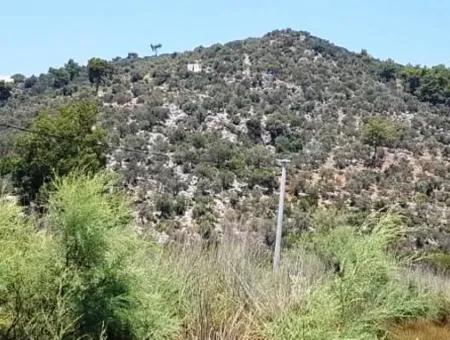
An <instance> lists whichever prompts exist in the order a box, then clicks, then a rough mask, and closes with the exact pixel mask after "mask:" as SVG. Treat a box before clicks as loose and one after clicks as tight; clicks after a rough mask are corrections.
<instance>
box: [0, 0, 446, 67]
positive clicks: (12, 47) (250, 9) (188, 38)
mask: <svg viewBox="0 0 450 340" xmlns="http://www.w3.org/2000/svg"><path fill="white" fill-rule="evenodd" d="M0 20H1V23H2V35H1V39H0V75H2V74H3V75H10V74H13V73H23V74H26V75H30V74H32V73H35V74H38V73H41V72H46V71H47V70H48V68H49V67H50V66H54V67H56V66H61V65H63V64H64V63H65V62H66V61H67V60H68V59H69V58H74V59H75V60H76V61H78V62H80V63H85V62H86V61H87V60H88V59H89V58H90V57H93V56H98V57H103V58H108V59H110V58H113V57H115V56H126V55H127V53H128V52H138V53H139V54H140V55H148V54H151V52H150V49H149V45H150V43H151V42H161V43H162V44H163V48H162V50H161V52H173V51H183V50H186V49H193V48H194V47H196V46H198V45H204V46H207V45H210V44H212V43H215V42H227V41H230V40H235V39H241V38H246V37H249V36H261V35H263V34H264V33H266V32H268V31H271V30H274V29H277V28H287V27H291V28H293V29H296V30H306V31H309V32H310V33H312V34H314V35H317V36H319V37H322V38H325V39H328V40H330V41H332V42H334V43H335V44H337V45H341V46H343V47H346V48H348V49H350V50H354V51H360V50H361V48H365V49H367V50H368V51H369V53H370V54H372V55H374V56H376V57H379V58H382V59H385V58H388V57H391V58H393V59H395V60H397V61H399V62H402V63H407V62H411V63H413V64H425V65H433V64H446V65H449V66H450V43H449V38H450V1H447V0H373V1H370V0H366V1H364V0H359V1H358V0H340V1H338V0H335V1H332V0H309V1H305V0H276V1H275V0H273V1H265V0H228V1H225V0H196V1H182V0H179V1H171V0H162V1H152V0H128V1H123V0H75V1H62V0H39V1H37V0H15V1H9V0H3V1H2V3H1V5H0Z"/></svg>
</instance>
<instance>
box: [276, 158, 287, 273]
mask: <svg viewBox="0 0 450 340" xmlns="http://www.w3.org/2000/svg"><path fill="white" fill-rule="evenodd" d="M278 162H279V163H280V164H281V182H280V200H279V202H278V215H277V231H276V239H275V252H274V255H273V271H274V272H275V273H276V272H278V270H279V269H280V262H281V235H282V232H283V212H284V194H285V190H286V189H285V187H286V167H287V165H288V164H289V163H290V160H288V159H280V160H278Z"/></svg>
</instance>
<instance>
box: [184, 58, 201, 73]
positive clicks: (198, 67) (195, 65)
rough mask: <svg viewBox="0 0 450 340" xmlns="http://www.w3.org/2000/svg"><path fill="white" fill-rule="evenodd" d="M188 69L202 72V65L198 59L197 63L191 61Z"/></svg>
mask: <svg viewBox="0 0 450 340" xmlns="http://www.w3.org/2000/svg"><path fill="white" fill-rule="evenodd" d="M187 70H188V71H189V72H194V73H198V72H202V65H201V64H200V63H199V62H198V61H197V62H195V63H189V64H187Z"/></svg>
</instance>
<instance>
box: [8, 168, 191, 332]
mask: <svg viewBox="0 0 450 340" xmlns="http://www.w3.org/2000/svg"><path fill="white" fill-rule="evenodd" d="M114 183H115V180H114V179H113V178H112V177H111V176H110V175H108V174H104V173H102V174H99V175H95V176H87V175H70V176H69V177H67V178H64V179H57V180H56V182H55V184H54V191H52V192H51V193H50V195H49V203H48V206H47V211H48V214H47V216H46V217H45V219H44V220H45V221H46V223H47V224H48V228H47V230H46V231H42V232H37V231H36V230H37V229H35V228H34V227H33V225H32V222H33V221H31V220H27V219H25V218H24V217H23V214H22V213H21V211H20V209H19V208H17V207H15V206H14V205H12V204H11V203H5V202H4V201H0V205H1V209H0V232H1V234H2V235H1V236H2V237H1V241H0V242H1V244H2V247H1V249H0V253H1V254H0V255H1V259H0V297H1V298H0V304H1V308H0V335H2V338H3V339H29V338H36V339H79V338H86V339H99V338H108V339H168V338H173V337H174V336H175V335H176V334H177V332H178V331H179V327H180V325H181V315H182V305H181V303H180V300H179V292H180V289H181V286H179V285H178V283H180V281H179V280H178V279H177V276H176V275H175V274H174V272H173V271H172V270H170V269H169V267H166V266H164V265H163V264H161V262H160V261H159V260H158V258H159V256H160V254H159V251H158V248H157V247H156V246H155V245H154V244H152V243H151V242H148V241H143V240H141V239H139V238H138V237H137V235H136V233H135V232H134V231H133V229H132V228H130V225H129V223H130V212H129V209H128V204H127V202H126V200H124V198H123V197H122V196H121V195H120V194H119V193H118V192H117V188H116V186H115V184H114ZM150 259H152V260H150Z"/></svg>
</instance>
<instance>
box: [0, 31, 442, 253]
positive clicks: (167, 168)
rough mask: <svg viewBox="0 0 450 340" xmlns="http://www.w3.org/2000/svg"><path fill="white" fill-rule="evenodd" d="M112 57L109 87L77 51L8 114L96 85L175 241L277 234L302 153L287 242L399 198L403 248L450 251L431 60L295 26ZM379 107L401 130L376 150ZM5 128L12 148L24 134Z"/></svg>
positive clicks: (142, 212)
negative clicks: (282, 172)
mask: <svg viewBox="0 0 450 340" xmlns="http://www.w3.org/2000/svg"><path fill="white" fill-rule="evenodd" d="M111 65H112V67H113V70H114V72H113V75H112V77H111V78H110V79H108V80H107V81H106V84H104V85H102V86H100V89H99V92H98V94H97V95H95V94H94V92H95V91H94V88H93V87H92V85H91V83H90V82H89V77H88V69H87V68H86V67H84V66H83V67H80V66H78V65H76V64H74V63H68V64H67V65H66V66H65V67H63V68H60V69H50V70H49V72H48V73H47V74H42V75H40V76H39V77H30V78H26V79H25V78H23V77H20V76H18V75H16V76H13V78H15V82H14V84H13V85H8V86H10V87H11V88H10V93H9V94H10V95H8V96H5V99H4V100H3V104H2V105H1V106H0V122H3V123H5V122H6V123H8V124H12V125H15V126H22V127H24V126H28V125H29V124H30V123H31V121H32V120H33V119H34V118H35V117H36V116H37V114H38V113H39V112H40V111H42V110H44V109H49V108H57V107H58V106H60V105H61V104H63V103H67V102H70V101H73V100H78V99H92V98H96V100H98V101H100V103H101V105H102V112H103V114H102V122H103V125H104V127H105V128H106V129H107V130H108V139H109V145H111V146H113V148H112V149H109V154H108V162H107V166H108V168H111V169H114V170H117V171H119V172H121V173H122V174H123V183H124V185H125V186H126V187H127V189H128V190H129V191H130V192H131V193H132V195H133V199H134V205H135V211H136V219H137V220H138V221H139V223H140V225H141V227H142V228H143V229H144V230H153V231H155V232H157V233H158V235H159V237H160V238H161V240H164V239H166V238H167V237H169V238H172V239H183V240H186V239H187V240H189V239H192V238H198V237H200V236H201V237H203V238H205V239H209V240H215V239H217V238H218V237H220V235H222V234H226V233H231V234H233V235H241V236H242V237H243V238H244V237H252V238H255V239H258V240H261V241H262V242H264V243H266V244H268V245H271V244H272V242H273V224H274V216H275V212H276V211H275V210H276V202H277V195H276V190H277V187H278V182H277V176H278V172H279V168H278V166H277V164H276V159H277V158H280V157H283V158H286V157H288V158H290V159H292V162H291V165H290V168H289V174H288V178H289V183H288V194H287V201H288V204H287V208H286V217H287V218H286V240H288V241H292V242H295V240H296V238H297V237H299V235H301V234H302V232H303V231H306V230H314V229H315V227H316V221H317V219H319V218H320V219H321V221H323V220H327V221H329V222H330V223H332V222H333V218H334V215H333V213H332V212H330V211H334V212H336V216H337V215H338V213H337V211H341V210H342V211H345V212H346V216H348V219H349V220H348V222H349V223H353V224H355V225H359V224H360V222H361V221H363V220H364V217H365V216H367V215H368V214H369V213H370V212H373V211H379V210H394V211H396V212H399V213H401V214H403V215H405V216H406V217H407V223H408V227H409V229H408V230H409V232H408V234H407V235H408V236H407V238H406V239H405V242H403V243H402V247H403V249H404V250H406V251H413V250H414V251H417V250H419V251H425V252H430V251H433V252H436V251H438V252H448V251H450V210H449V206H450V161H449V156H450V114H449V103H450V100H449V98H450V96H449V93H450V90H449V89H450V87H448V88H445V86H448V85H445V81H448V79H450V77H449V78H448V79H446V78H442V79H441V80H442V81H440V82H439V84H442V82H444V85H442V86H441V85H439V84H438V85H433V84H434V83H433V81H434V79H435V78H430V79H431V80H430V81H429V82H427V78H426V77H431V76H430V75H429V74H428V73H427V71H426V70H425V71H424V70H422V69H420V68H414V67H409V66H408V67H406V66H402V65H398V64H395V63H393V62H392V61H387V62H381V61H379V60H377V59H375V58H373V57H371V56H370V55H369V54H368V53H367V52H366V51H362V52H361V53H353V52H350V51H348V50H346V49H344V48H341V47H337V46H335V45H333V44H331V43H329V42H327V41H325V40H322V39H319V38H316V37H314V36H312V35H310V34H309V33H306V32H295V31H291V30H282V31H274V32H271V33H269V34H267V35H265V36H264V37H262V38H251V39H246V40H242V41H234V42H230V43H227V44H224V45H220V44H217V45H213V46H210V47H207V48H205V47H197V48H196V49H194V50H193V51H188V52H184V53H174V54H165V55H161V56H158V57H144V58H139V57H138V56H137V55H136V54H134V53H130V54H129V55H128V57H126V58H116V59H114V60H112V61H111ZM416 71H417V72H416ZM414 72H416V73H414ZM433 72H435V73H436V74H438V75H439V77H441V73H442V74H447V73H446V72H448V70H447V69H439V68H437V69H434V71H433ZM440 72H441V73H440ZM421 77H422V78H421ZM421 79H424V80H423V81H422V83H420V80H421ZM417 82H419V83H417ZM416 83H417V84H416ZM430 84H432V85H430ZM449 84H450V82H449ZM4 86H6V84H4ZM433 86H434V87H433ZM439 86H441V87H442V88H444V89H443V90H442V91H441V92H439V91H440V89H441V87H439ZM0 93H1V91H0ZM373 117H382V118H383V119H386V121H387V122H390V123H392V124H394V125H395V128H396V131H397V132H398V134H397V136H396V138H395V139H392V140H391V141H389V142H388V143H383V144H382V145H380V146H379V147H378V148H375V150H376V151H375V152H376V155H375V156H374V155H373V149H374V148H373V145H371V144H370V141H368V140H367V138H365V135H364V131H365V127H367V126H368V124H370V122H371V119H372V118H373ZM0 129H1V136H0V139H1V141H0V146H1V150H0V153H1V154H0V157H5V158H6V157H8V156H9V155H10V154H11V153H13V150H14V148H13V145H14V137H15V135H16V131H14V130H12V129H10V128H5V127H1V128H0ZM324 207H327V208H329V209H330V210H328V212H327V213H326V214H324V212H323V208H324ZM199 235H200V236H199Z"/></svg>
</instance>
